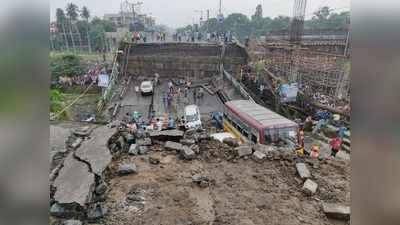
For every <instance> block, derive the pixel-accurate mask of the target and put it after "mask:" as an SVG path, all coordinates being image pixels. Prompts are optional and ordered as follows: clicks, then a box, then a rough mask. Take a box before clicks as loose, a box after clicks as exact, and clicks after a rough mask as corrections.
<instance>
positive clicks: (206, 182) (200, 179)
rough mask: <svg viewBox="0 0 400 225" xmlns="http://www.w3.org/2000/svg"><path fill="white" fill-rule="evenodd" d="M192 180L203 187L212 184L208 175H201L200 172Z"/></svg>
mask: <svg viewBox="0 0 400 225" xmlns="http://www.w3.org/2000/svg"><path fill="white" fill-rule="evenodd" d="M192 181H193V183H196V184H197V185H198V186H199V187H201V188H206V187H208V186H210V180H209V179H208V178H207V177H204V176H201V175H200V174H195V175H193V176H192Z"/></svg>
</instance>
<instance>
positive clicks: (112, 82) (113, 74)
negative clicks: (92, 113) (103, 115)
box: [97, 51, 119, 112]
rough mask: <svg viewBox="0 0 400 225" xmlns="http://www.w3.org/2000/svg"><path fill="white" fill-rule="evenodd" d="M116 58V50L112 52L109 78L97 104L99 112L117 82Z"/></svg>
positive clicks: (117, 66)
mask: <svg viewBox="0 0 400 225" xmlns="http://www.w3.org/2000/svg"><path fill="white" fill-rule="evenodd" d="M117 58H118V51H116V52H115V54H114V58H113V66H112V72H111V76H110V79H109V82H108V86H107V87H106V88H105V90H104V92H103V94H102V96H101V99H100V101H99V103H98V105H97V111H98V112H101V111H102V110H103V107H104V106H105V104H106V103H107V102H108V101H109V100H110V98H111V95H112V93H113V90H114V88H115V86H116V84H117V80H118V75H119V71H118V68H119V65H118V62H117Z"/></svg>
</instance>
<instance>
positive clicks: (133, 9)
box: [131, 2, 143, 31]
mask: <svg viewBox="0 0 400 225" xmlns="http://www.w3.org/2000/svg"><path fill="white" fill-rule="evenodd" d="M141 5H143V2H136V3H135V2H134V3H132V4H131V7H132V13H133V31H135V21H136V12H135V7H136V6H141Z"/></svg>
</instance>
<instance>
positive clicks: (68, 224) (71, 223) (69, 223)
mask: <svg viewBox="0 0 400 225" xmlns="http://www.w3.org/2000/svg"><path fill="white" fill-rule="evenodd" d="M62 225H82V221H79V220H66V221H64V222H63V223H62Z"/></svg>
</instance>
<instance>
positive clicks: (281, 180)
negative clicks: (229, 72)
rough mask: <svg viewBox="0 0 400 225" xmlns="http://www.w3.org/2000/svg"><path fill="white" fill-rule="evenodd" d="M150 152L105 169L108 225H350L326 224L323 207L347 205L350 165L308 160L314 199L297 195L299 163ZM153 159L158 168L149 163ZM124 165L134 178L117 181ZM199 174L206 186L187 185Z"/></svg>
mask: <svg viewBox="0 0 400 225" xmlns="http://www.w3.org/2000/svg"><path fill="white" fill-rule="evenodd" d="M160 150H161V148H160V147H157V146H153V151H151V152H150V153H149V154H148V155H145V156H124V157H122V158H121V159H118V160H116V161H114V162H113V164H112V165H111V169H110V174H111V175H110V176H109V183H110V191H109V193H108V197H107V200H106V205H107V207H108V210H109V211H108V214H107V216H106V217H105V218H104V219H103V221H101V222H102V223H104V224H108V225H117V224H118V225H128V224H129V225H135V224H141V225H150V224H151V225H154V224H162V225H172V224H176V225H180V224H182V225H183V224H185V225H186V224H192V225H209V224H214V225H219V224H232V225H233V224H235V225H253V224H254V225H265V224H271V225H274V224H280V225H282V224H311V225H314V224H315V225H317V224H327V225H328V224H347V223H346V222H342V221H334V220H329V219H327V218H326V216H325V214H324V213H323V212H322V202H329V203H342V204H345V205H349V204H350V166H349V161H338V160H328V159H327V160H323V161H311V160H307V161H306V164H307V166H308V168H309V169H310V171H311V173H312V176H313V180H314V181H315V182H316V183H318V185H319V186H318V190H317V193H316V194H315V195H314V196H311V197H308V196H306V195H305V194H303V193H302V191H301V188H302V181H301V180H300V178H299V177H298V175H297V174H296V169H295V163H296V161H297V160H298V159H294V160H293V159H290V158H289V159H285V158H283V159H282V157H281V158H279V157H278V158H276V159H275V160H274V159H270V160H265V161H264V162H263V163H256V162H255V161H253V160H251V159H236V158H232V157H229V155H230V154H229V150H228V148H226V147H224V145H223V144H217V143H215V142H211V143H207V144H204V145H200V150H201V154H200V156H198V158H197V159H195V160H192V161H184V160H181V159H179V158H178V157H177V156H176V155H175V154H174V153H172V152H166V151H160ZM149 157H158V158H159V159H160V164H158V165H153V164H150V163H149ZM121 162H134V163H135V164H136V165H137V167H138V170H139V171H138V173H137V174H133V175H128V176H123V177H119V176H117V175H114V174H115V171H116V168H117V166H118V165H119V163H121ZM196 174H199V175H201V176H202V177H206V178H208V180H209V181H210V182H209V183H210V185H209V186H208V187H205V188H201V187H199V186H198V184H195V183H194V182H193V180H192V176H193V175H196Z"/></svg>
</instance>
